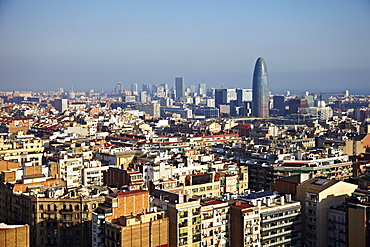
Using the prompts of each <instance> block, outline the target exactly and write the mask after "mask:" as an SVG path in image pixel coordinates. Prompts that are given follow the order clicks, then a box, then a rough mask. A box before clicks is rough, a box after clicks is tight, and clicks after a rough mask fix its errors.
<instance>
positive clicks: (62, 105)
mask: <svg viewBox="0 0 370 247" xmlns="http://www.w3.org/2000/svg"><path fill="white" fill-rule="evenodd" d="M54 107H55V109H56V110H58V111H59V112H64V111H66V110H68V99H55V101H54Z"/></svg>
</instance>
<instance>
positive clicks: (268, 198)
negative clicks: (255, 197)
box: [266, 197, 271, 207]
mask: <svg viewBox="0 0 370 247" xmlns="http://www.w3.org/2000/svg"><path fill="white" fill-rule="evenodd" d="M266 206H267V207H270V206H271V198H270V197H266Z"/></svg>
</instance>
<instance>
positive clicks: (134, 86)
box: [131, 82, 139, 95]
mask: <svg viewBox="0 0 370 247" xmlns="http://www.w3.org/2000/svg"><path fill="white" fill-rule="evenodd" d="M131 93H132V94H133V95H138V93H139V86H138V84H137V83H136V82H134V83H132V84H131Z"/></svg>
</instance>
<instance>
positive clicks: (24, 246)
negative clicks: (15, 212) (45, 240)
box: [0, 223, 30, 247]
mask: <svg viewBox="0 0 370 247" xmlns="http://www.w3.org/2000/svg"><path fill="white" fill-rule="evenodd" d="M29 236H30V226H29V225H7V224H4V223H0V246H7V247H29V246H30V238H29Z"/></svg>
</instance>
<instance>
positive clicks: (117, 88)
mask: <svg viewBox="0 0 370 247" xmlns="http://www.w3.org/2000/svg"><path fill="white" fill-rule="evenodd" d="M122 89H123V87H122V82H120V81H119V82H117V85H116V87H115V88H114V93H116V94H119V93H121V91H122Z"/></svg>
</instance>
